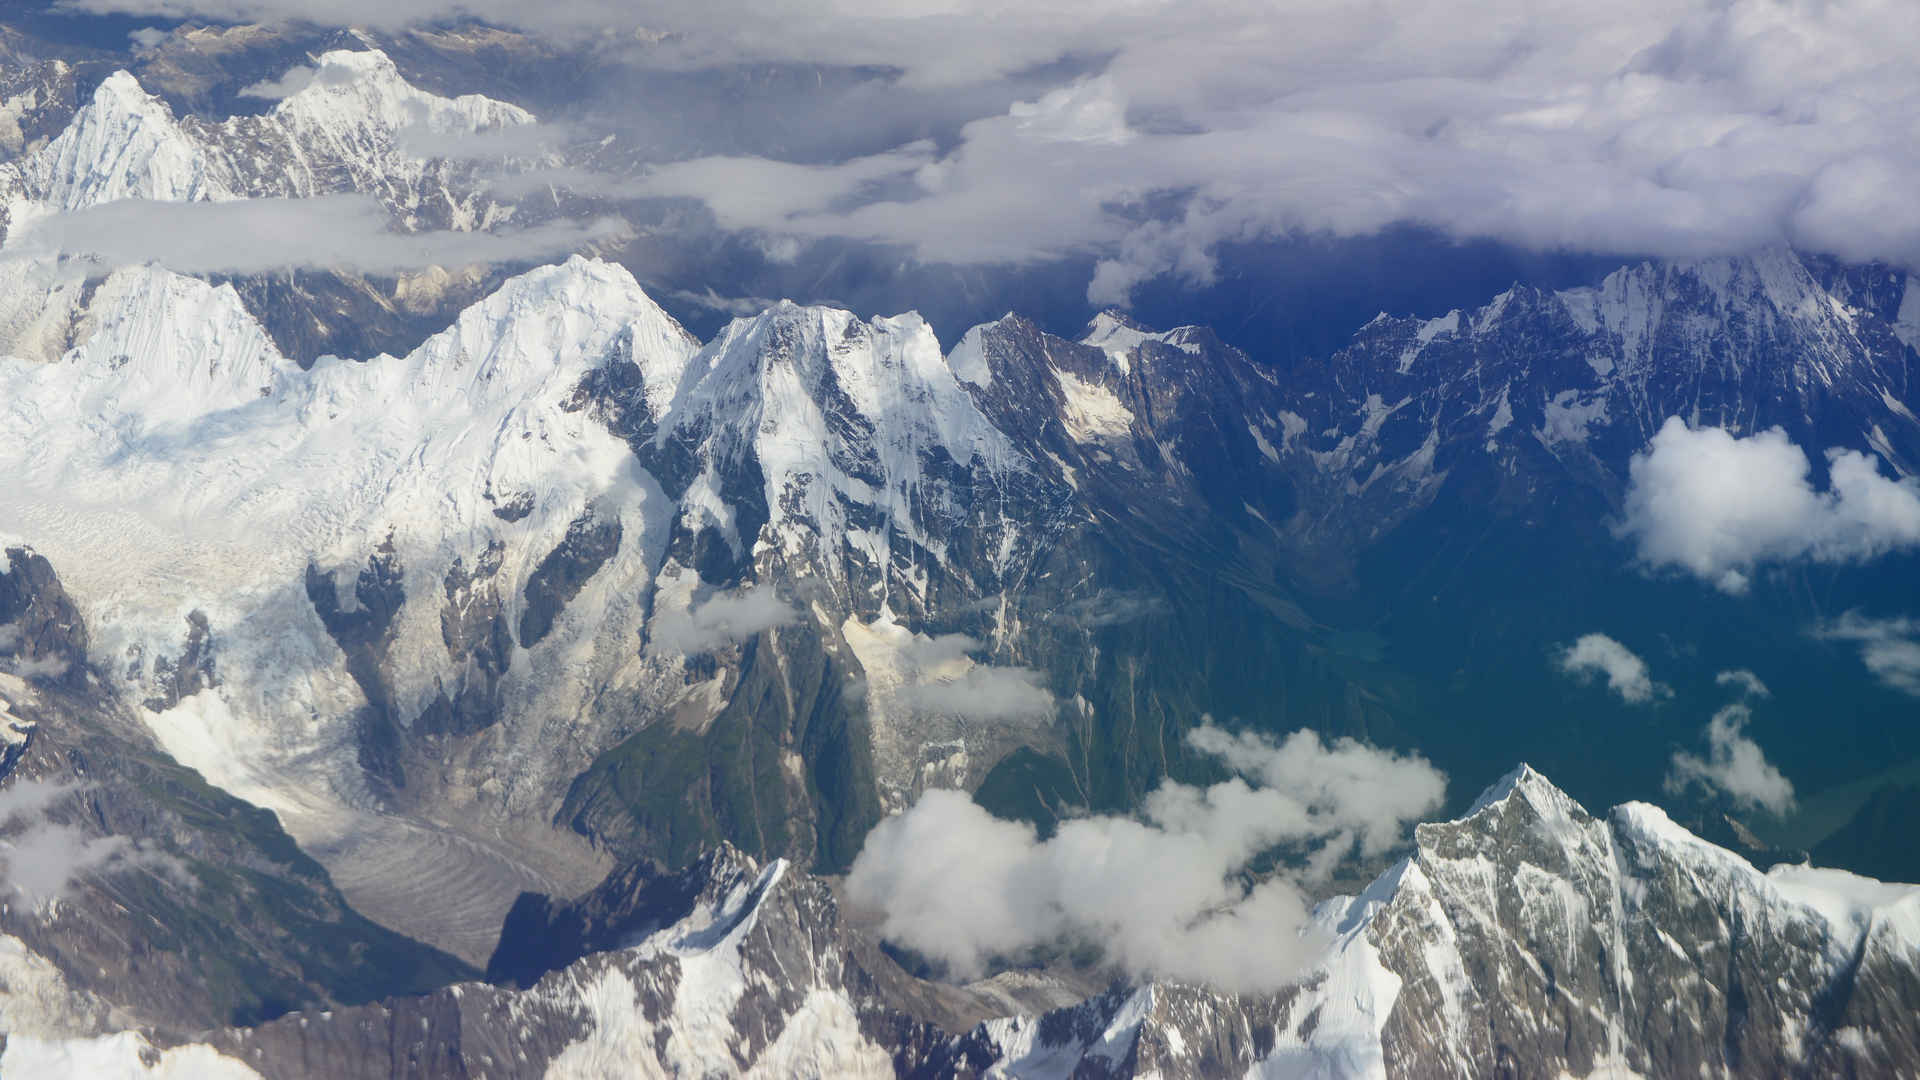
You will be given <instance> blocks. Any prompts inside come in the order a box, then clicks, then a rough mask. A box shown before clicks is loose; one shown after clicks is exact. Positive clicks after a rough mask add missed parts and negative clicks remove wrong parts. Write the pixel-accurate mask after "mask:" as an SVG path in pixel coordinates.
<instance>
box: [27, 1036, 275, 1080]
mask: <svg viewBox="0 0 1920 1080" xmlns="http://www.w3.org/2000/svg"><path fill="white" fill-rule="evenodd" d="M143 1055H144V1056H146V1057H151V1058H152V1059H153V1064H151V1065H149V1064H147V1063H146V1061H145V1060H143ZM0 1073H4V1074H5V1075H7V1076H22V1077H27V1076H30V1077H34V1078H35V1080H65V1078H71V1080H260V1074H259V1073H256V1072H254V1071H253V1070H252V1069H250V1068H248V1067H247V1066H246V1065H244V1064H242V1063H241V1062H239V1061H236V1060H234V1059H233V1058H230V1057H227V1056H226V1055H225V1054H222V1053H220V1052H219V1051H217V1050H215V1049H214V1048H213V1047H211V1046H202V1045H200V1044H197V1043H195V1044H189V1045H186V1046H176V1047H173V1048H171V1049H168V1050H158V1049H156V1048H155V1047H153V1046H152V1045H150V1044H149V1043H148V1042H147V1040H146V1039H145V1038H144V1037H142V1036H140V1035H137V1034H135V1033H133V1032H130V1031H123V1032H120V1033H119V1034H117V1035H103V1036H100V1037H98V1038H92V1039H36V1038H33V1037H32V1036H27V1035H12V1036H9V1037H8V1038H7V1048H6V1051H5V1052H4V1053H0Z"/></svg>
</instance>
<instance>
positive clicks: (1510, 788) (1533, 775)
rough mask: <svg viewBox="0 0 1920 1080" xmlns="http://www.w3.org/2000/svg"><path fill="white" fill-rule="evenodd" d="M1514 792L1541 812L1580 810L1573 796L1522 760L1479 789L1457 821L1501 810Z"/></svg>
mask: <svg viewBox="0 0 1920 1080" xmlns="http://www.w3.org/2000/svg"><path fill="white" fill-rule="evenodd" d="M1515 795H1518V796H1520V797H1521V798H1522V799H1523V800H1525V801H1526V802H1528V803H1531V804H1532V805H1533V807H1534V808H1535V809H1536V810H1539V811H1542V812H1543V813H1544V812H1549V811H1551V812H1553V813H1555V814H1565V813H1567V812H1568V811H1569V810H1578V809H1581V807H1580V804H1579V803H1577V802H1575V801H1574V800H1573V797H1572V796H1570V795H1568V794H1567V793H1566V792H1564V791H1561V790H1560V789H1559V788H1558V787H1556V786H1554V783H1553V781H1551V780H1548V779H1547V778H1546V777H1545V776H1544V775H1542V774H1541V773H1540V771H1539V770H1537V769H1535V768H1534V767H1533V766H1531V765H1528V764H1526V763H1525V762H1522V763H1520V764H1519V765H1518V766H1516V767H1515V768H1514V769H1513V771H1512V772H1509V773H1507V774H1506V775H1505V776H1502V777H1501V778H1500V779H1498V780H1495V781H1494V782H1493V783H1492V784H1491V785H1489V786H1488V787H1487V789H1486V790H1485V791H1482V792H1481V793H1480V797H1479V798H1477V799H1475V800H1473V805H1472V806H1470V807H1468V808H1467V812H1466V813H1465V814H1463V815H1461V817H1460V820H1462V821H1466V820H1470V819H1472V818H1476V817H1479V816H1480V815H1481V814H1482V813H1484V812H1486V811H1488V810H1496V809H1502V808H1504V807H1505V806H1506V805H1507V804H1508V802H1509V800H1511V799H1512V798H1513V797H1514V796H1515Z"/></svg>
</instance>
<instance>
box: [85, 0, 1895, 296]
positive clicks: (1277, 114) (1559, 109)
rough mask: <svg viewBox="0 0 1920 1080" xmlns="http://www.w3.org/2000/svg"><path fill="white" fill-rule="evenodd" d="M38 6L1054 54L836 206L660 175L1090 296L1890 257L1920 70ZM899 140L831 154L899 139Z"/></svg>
mask: <svg viewBox="0 0 1920 1080" xmlns="http://www.w3.org/2000/svg"><path fill="white" fill-rule="evenodd" d="M64 3H65V6H66V7H68V8H69V9H71V10H77V11H94V12H106V11H118V12H140V13H147V14H159V15H174V16H188V15H192V16H211V17H216V18H229V19H271V18H282V17H294V18H305V19H313V20H317V21H321V22H330V23H360V24H368V25H373V26H378V27H385V28H390V29H398V28H401V27H404V26H408V25H413V24H416V23H419V22H422V21H430V20H434V19H440V18H445V17H449V16H474V17H478V18H482V19H487V20H491V21H494V22H497V23H501V24H505V25H510V26H515V27H519V28H523V29H528V30H532V31H536V32H545V33H549V34H555V35H561V36H567V37H574V38H580V37H589V36H591V37H594V38H595V40H597V41H599V42H602V43H605V42H608V41H614V40H628V41H632V42H634V43H635V44H634V45H633V46H632V53H633V56H634V58H635V62H636V63H638V64H642V65H647V66H650V67H652V68H669V67H676V68H681V69H692V68H700V67H704V66H716V67H718V66H724V65H729V64H743V63H755V62H763V61H769V62H776V63H778V62H792V63H798V64H806V65H828V66H833V67H836V68H838V69H841V70H850V71H870V72H875V73H877V74H874V75H873V77H874V78H876V79H885V80H891V85H895V86H899V87H901V88H903V89H907V90H913V91H916V92H917V91H920V90H923V89H927V88H933V89H936V90H940V91H942V92H944V93H946V94H947V95H948V96H950V97H953V96H960V95H964V94H965V93H967V92H968V91H969V89H970V88H978V87H981V86H986V85H1003V84H1007V83H1009V82H1011V81H1012V80H1013V79H1014V78H1015V77H1020V78H1028V77H1030V76H1031V73H1032V72H1034V71H1036V70H1045V69H1046V68H1047V66H1048V65H1050V64H1055V63H1056V62H1060V61H1066V62H1064V63H1060V64H1059V67H1060V68H1061V74H1060V75H1059V76H1058V84H1057V85H1053V86H1049V87H1046V88H1044V89H1041V90H1039V91H1038V92H1036V93H1033V94H1032V95H1031V96H1029V97H1028V98H1027V99H1026V100H1025V101H1023V102H1022V103H1021V104H1017V105H1015V106H1013V107H1012V108H1010V109H1009V108H1003V109H999V110H996V111H995V112H994V113H993V114H990V115H989V114H985V113H981V114H976V115H975V116H973V117H972V122H971V123H967V124H966V125H965V126H964V128H962V129H961V130H960V134H959V137H958V138H957V139H955V140H952V141H951V142H950V143H949V142H947V141H945V140H943V141H942V146H941V149H940V150H939V151H938V152H937V153H936V154H933V155H931V159H930V160H929V161H928V162H927V163H926V164H925V165H924V166H923V167H920V168H917V169H916V170H915V171H914V172H913V174H912V178H911V179H912V182H911V183H910V184H905V185H899V186H896V187H888V188H885V189H884V190H881V191H879V192H875V193H873V194H872V198H871V200H870V201H867V202H864V203H862V204H860V205H853V206H847V205H836V202H839V201H842V200H844V199H845V198H846V197H847V191H848V189H849V188H852V189H853V190H855V191H856V192H857V191H859V190H860V185H859V183H858V182H854V181H851V180H850V176H849V174H847V173H839V174H829V175H828V176H826V177H824V178H823V177H819V176H807V175H805V174H787V175H795V176H798V177H799V178H800V180H801V182H802V185H803V186H802V188H801V189H800V190H796V191H794V192H792V193H789V192H787V191H784V190H779V189H778V188H777V181H778V178H779V176H780V175H781V170H780V169H779V167H778V166H779V165H781V164H783V163H782V162H775V161H772V160H760V161H758V162H757V163H756V162H755V160H754V159H743V158H739V157H728V158H717V159H712V160H708V161H705V162H700V163H693V162H683V163H680V165H679V167H677V168H676V169H675V170H672V171H669V172H667V173H666V174H665V177H664V178H663V179H662V180H661V181H660V183H661V184H662V185H663V186H673V187H677V188H680V189H682V190H684V191H685V192H686V193H687V194H688V196H689V197H693V198H700V199H705V200H710V201H711V203H712V204H713V205H714V206H715V207H716V213H718V214H720V215H721V216H723V217H727V218H730V219H734V220H744V219H751V220H754V221H757V222H763V223H765V224H767V225H768V226H770V227H777V228H780V229H783V230H786V231H789V232H792V233H795V234H799V235H835V236H841V237H858V238H863V239H867V240H873V241H879V242H884V243H890V244H899V245H904V246H906V247H908V248H910V249H911V250H913V251H914V252H916V253H917V254H918V255H919V256H920V257H922V258H924V259H928V260H934V261H943V262H969V261H1002V260H1035V259H1045V258H1050V257H1053V256H1056V255H1059V254H1062V253H1068V252H1071V253H1077V254H1090V255H1092V256H1094V257H1096V258H1097V259H1099V260H1100V266H1099V270H1098V273H1097V276H1096V277H1095V279H1094V281H1093V283H1092V287H1091V290H1090V292H1091V294H1092V296H1093V298H1094V299H1095V300H1096V301H1098V302H1107V301H1114V300H1124V299H1125V298H1126V296H1127V293H1128V292H1129V290H1131V288H1132V287H1133V286H1134V285H1135V284H1137V283H1138V282H1140V281H1142V280H1144V279H1146V278H1149V277H1152V276H1155V275H1159V274H1164V273H1169V272H1172V273H1178V274H1182V275H1185V276H1188V277H1192V278H1195V279H1200V280H1204V279H1206V278H1207V277H1208V276H1210V275H1211V274H1212V273H1213V272H1214V264H1213V256H1212V252H1213V251H1214V250H1215V248H1216V246H1217V245H1219V244H1221V243H1222V242H1229V241H1236V240H1244V239H1253V238H1258V237H1262V236H1275V235H1285V234H1290V233H1293V232H1296V231H1302V232H1308V233H1330V234H1335V235H1355V234H1364V233H1371V232H1374V231H1378V230H1380V229H1381V228H1383V227H1384V226H1387V225H1390V224H1396V223H1407V222H1412V223H1419V224H1423V225H1427V226H1431V227H1433V228H1436V229H1438V230H1440V231H1442V232H1444V233H1446V234H1448V235H1451V236H1454V237H1462V238H1492V239H1496V240H1502V241H1507V242H1510V243H1514V244H1518V245H1522V246H1525V247H1528V248H1533V249H1540V250H1565V249H1577V250H1587V251H1599V252H1617V253H1631V254H1635V255H1692V254H1721V253H1730V252H1737V251H1741V250H1746V249H1749V248H1752V247H1755V246H1759V245H1772V244H1781V243H1789V244H1795V245H1799V246H1802V247H1806V248H1810V249H1817V250H1823V251H1830V252H1833V253H1836V254H1841V255H1844V256H1847V257H1850V258H1856V259H1863V258H1885V259H1891V260H1895V261H1900V262H1906V263H1912V262H1914V261H1916V260H1917V259H1920V204H1916V203H1915V202H1914V200H1912V199H1910V198H1908V197H1907V188H1908V186H1909V185H1907V184H1906V183H1905V182H1904V178H1906V177H1911V176H1912V175H1914V174H1915V172H1916V171H1920V66H1916V65H1914V64H1912V63H1911V58H1910V56H1909V55H1908V54H1909V51H1910V48H1909V46H1908V42H1909V41H1910V40H1911V38H1912V36H1913V35H1912V29H1913V26H1912V19H1913V14H1912V8H1911V5H1909V4H1905V3H1901V2H1899V0H1619V2H1616V3H1610V4H1594V3H1590V2H1587V0H1492V2H1485V0H1439V2H1432V0H1382V2H1378V3H1369V4H1352V3H1347V2H1345V0H1288V2H1286V3H1281V4H1259V3H1251V2H1249V0H1183V2H1179V3H1175V2H1174V0H1031V2H1023V3H1011V2H1009V0H916V2H910V3H897V2H888V3H881V2H879V0H842V2H839V3H835V4H832V5H828V6H822V5H818V4H804V5H803V4H799V3H797V2H794V0H713V2H703V3H700V4H654V5H647V6H646V7H645V8H644V9H636V8H634V7H633V6H632V5H629V4H626V3H624V2H623V0H554V2H550V3H543V4H523V3H518V2H515V0H325V2H322V0H64ZM642 21H644V23H645V27H644V30H645V33H643V34H639V35H636V34H635V31H636V30H641V29H643V28H642V27H639V26H637V25H636V24H637V23H640V22H642ZM986 97H987V96H982V97H981V98H980V99H979V100H986ZM935 111H937V110H935ZM930 114H931V113H930ZM830 119H832V118H823V119H822V122H823V123H826V122H828V121H829V120H830ZM921 130H923V131H924V130H925V128H924V127H923V128H922V129H921ZM902 143H903V145H901V147H900V148H899V149H897V150H893V151H889V152H887V153H884V154H881V155H878V157H877V159H875V160H865V159H856V160H855V161H851V162H843V163H842V166H840V167H841V168H845V169H848V170H850V171H851V175H853V176H857V175H858V174H861V173H865V172H871V171H873V170H877V169H885V168H889V167H892V165H894V164H895V163H896V159H897V158H898V156H900V155H903V154H911V153H919V152H917V151H910V150H909V149H908V146H907V145H906V143H907V140H902ZM777 156H779V155H777V154H766V155H764V156H763V157H764V158H765V159H771V158H773V157H777ZM695 178H702V179H706V180H709V181H711V182H712V183H711V186H708V187H705V188H702V187H700V186H699V185H698V184H696V183H694V180H695ZM836 178H837V179H841V180H849V182H848V183H843V184H841V185H840V186H839V187H834V186H833V185H832V184H825V185H823V184H822V183H821V181H822V180H823V179H826V180H833V179H836ZM770 184H773V185H775V186H776V190H775V191H774V192H773V194H772V196H771V197H768V195H767V192H768V187H769V185H770ZM802 195H805V196H807V197H806V198H801V197H800V196H802ZM1169 196H1172V197H1174V199H1175V207H1174V209H1173V210H1172V212H1170V213H1169V212H1163V209H1156V208H1157V207H1160V206H1161V203H1159V202H1156V200H1157V199H1159V200H1164V199H1166V198H1167V197H1169Z"/></svg>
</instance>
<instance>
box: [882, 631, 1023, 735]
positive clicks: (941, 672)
mask: <svg viewBox="0 0 1920 1080" xmlns="http://www.w3.org/2000/svg"><path fill="white" fill-rule="evenodd" d="M897 640H899V642H900V647H899V650H898V652H897V653H896V662H898V663H899V664H900V665H901V670H902V673H903V676H904V681H905V684H906V685H904V686H903V687H901V690H900V697H901V700H903V701H905V702H906V703H907V704H908V705H910V706H912V707H913V708H916V709H921V710H924V711H926V712H933V713H941V714H944V715H948V716H969V717H974V718H976V719H981V720H1018V719H1044V718H1046V717H1048V716H1051V715H1052V714H1053V694H1051V693H1050V692H1048V690H1047V686H1046V681H1047V680H1046V676H1045V675H1044V674H1042V673H1041V672H1039V671H1036V670H1034V669H1033V668H1027V667H1008V666H999V665H994V664H983V663H980V662H978V661H976V660H974V659H973V657H972V655H970V654H973V653H978V652H980V651H982V650H983V649H984V648H985V645H984V644H983V643H982V642H981V641H979V640H978V639H976V638H972V637H969V636H967V635H966V634H941V635H938V636H934V637H930V636H928V635H926V634H912V635H910V636H906V637H904V638H897Z"/></svg>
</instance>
